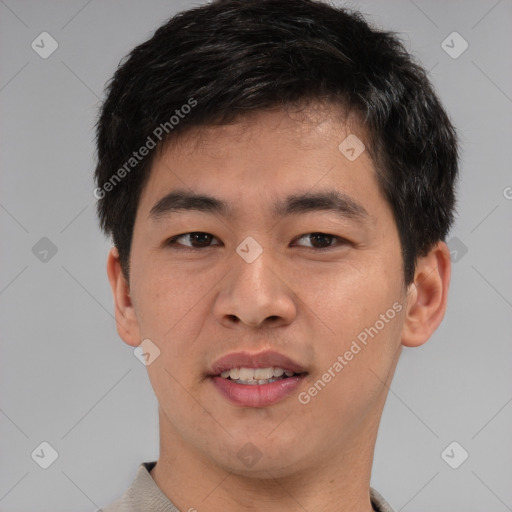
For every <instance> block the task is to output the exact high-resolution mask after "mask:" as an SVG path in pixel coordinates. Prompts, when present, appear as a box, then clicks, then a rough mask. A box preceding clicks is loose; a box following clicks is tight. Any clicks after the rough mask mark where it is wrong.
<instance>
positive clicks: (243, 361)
mask: <svg viewBox="0 0 512 512" xmlns="http://www.w3.org/2000/svg"><path fill="white" fill-rule="evenodd" d="M271 366H273V367H275V368H282V369H283V370H290V371H292V372H294V373H305V372H306V370H305V368H303V367H302V366H301V365H300V364H298V363H297V362H295V361H294V360H293V359H291V358H289V357H288V356H285V355H283V354H280V353H279V352H276V351H274V350H265V351H262V352H256V353H251V352H245V351H244V352H231V353H230V354H227V355H225V356H222V357H221V358H219V359H217V361H215V362H214V363H213V364H212V365H211V367H210V369H209V370H210V371H209V374H210V375H220V374H221V373H222V372H223V371H225V370H231V369H232V368H242V367H243V368H269V367H271Z"/></svg>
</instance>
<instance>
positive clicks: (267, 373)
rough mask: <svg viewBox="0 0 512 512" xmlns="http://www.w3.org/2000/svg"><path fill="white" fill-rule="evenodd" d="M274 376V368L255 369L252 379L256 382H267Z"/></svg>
mask: <svg viewBox="0 0 512 512" xmlns="http://www.w3.org/2000/svg"><path fill="white" fill-rule="evenodd" d="M273 376H274V368H256V370H254V378H255V379H256V380H267V379H270V377H273Z"/></svg>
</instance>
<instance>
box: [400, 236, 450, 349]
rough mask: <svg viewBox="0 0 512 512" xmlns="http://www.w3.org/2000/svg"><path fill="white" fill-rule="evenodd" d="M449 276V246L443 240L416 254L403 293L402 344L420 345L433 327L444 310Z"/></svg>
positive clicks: (438, 322) (437, 324)
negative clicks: (405, 305)
mask: <svg viewBox="0 0 512 512" xmlns="http://www.w3.org/2000/svg"><path fill="white" fill-rule="evenodd" d="M450 276H451V260H450V250H449V249H448V246H447V245H446V243H445V242H438V243H437V244H436V245H435V246H434V247H433V248H432V249H431V250H430V252H429V253H428V254H427V255H426V256H421V257H419V258H418V260H417V263H416V270H415V273H414V282H413V283H411V284H410V285H409V290H408V294H407V311H406V315H405V322H404V328H403V330H402V345H404V346H406V347H418V346H420V345H423V344H424V343H425V342H426V341H428V339H429V338H430V337H431V336H432V334H433V333H434V331H435V330H436V329H437V327H438V326H439V324H440V323H441V321H442V319H443V317H444V314H445V311H446V303H447V299H448V289H449V286H450Z"/></svg>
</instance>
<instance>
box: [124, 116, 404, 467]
mask: <svg viewBox="0 0 512 512" xmlns="http://www.w3.org/2000/svg"><path fill="white" fill-rule="evenodd" d="M307 112H309V116H306V117H304V116H303V115H302V116H298V115H292V114H287V113H284V112H260V113H257V114H254V115H252V116H251V117H246V118H244V119H243V120H242V121H239V122H238V123H236V124H233V125H229V126H223V127H212V128H204V129H202V130H201V131H200V132H199V131H195V132H191V133H190V134H189V135H188V136H187V137H186V138H183V139H182V140H181V141H180V142H179V143H177V144H176V143H175V144H174V145H172V146H170V147H169V148H168V149H167V150H166V151H165V152H164V153H163V154H162V155H161V157H159V158H158V159H157V160H156V161H155V164H154V167H153V168H152V172H151V175H150V178H149V181H148V183H147V185H146V187H145V189H144V191H143V193H142V195H141V198H140V203H139V207H138V212H137V216H136V221H135V227H134V232H133V243H132V251H131V256H130V258H131V259H130V265H131V273H130V285H129V286H130V288H129V291H130V298H131V304H132V309H133V317H132V319H131V320H129V321H127V324H126V326H125V327H126V328H125V330H124V331H123V338H124V339H125V341H126V342H127V343H130V344H133V345H138V344H139V343H140V342H141V341H142V340H144V339H149V340H151V344H150V345H147V347H148V350H149V352H151V351H155V350H156V348H157V349H158V350H159V355H158V357H156V358H155V359H154V361H153V362H151V364H149V365H148V366H147V370H148V373H149V378H150V381H151V384H152V386H153V389H154V391H155V393H156V396H157V398H158V401H159V405H160V414H161V428H164V429H165V431H166V436H167V439H172V440H173V442H175V443H178V444H179V445H180V446H182V447H186V449H187V450H189V451H190V453H194V454H196V456H197V457H200V458H204V460H209V461H213V463H214V464H217V465H218V466H219V467H222V468H225V469H227V470H229V471H232V472H236V473H239V474H245V473H251V474H256V472H258V471H263V472H265V471H267V470H271V471H272V474H273V475H275V476H277V475H286V474H288V473H289V472H291V471H292V468H293V471H300V470H301V469H302V470H304V471H306V470H307V469H311V468H312V467H315V466H320V465H322V464H325V461H326V460H333V459H334V457H333V454H339V457H343V456H347V454H348V453H349V451H350V450H353V449H354V447H357V446H368V445H370V448H368V449H370V450H372V449H373V444H372V443H371V442H369V441H368V439H370V438H371V437H372V435H374V434H375V435H376V428H377V425H378V421H379V419H380V414H381V411H382V407H383V404H384V399H385V394H386V386H385V385H384V383H385V382H389V380H390V379H391V375H392V373H393V370H394V367H395V364H396V361H397V357H398V354H399V349H400V345H401V335H402V330H403V326H404V312H405V310H406V303H407V300H408V293H407V289H406V287H405V286H404V282H403V270H402V269H403V266H402V257H401V249H400V242H399V237H398V232H397V228H396V224H395V221H394V219H393V215H392V211H391V209H390V206H389V205H388V204H387V202H386V201H385V199H384V197H383V195H382V192H381V191H380V189H379V187H378V185H377V181H376V174H375V168H374V166H373V163H372V160H371V158H370V157H369V155H368V151H366V150H364V151H363V152H362V153H361V154H360V155H359V156H358V157H357V158H355V159H354V158H353V157H354V155H357V152H358V151H359V149H360V148H359V147H358V146H354V140H355V139H353V136H354V135H355V136H357V137H358V138H359V139H360V140H362V141H364V139H365V136H364V133H363V132H361V131H360V130H358V129H357V126H356V124H353V125H352V127H349V126H348V125H344V124H341V125H340V121H339V119H337V118H336V117H334V114H333V113H332V111H331V113H325V112H324V113H322V114H319V113H317V114H313V111H306V113H307ZM350 134H352V137H351V138H349V141H348V142H347V143H345V145H342V146H341V150H340V149H339V146H340V144H341V143H342V142H343V141H344V140H345V139H346V138H347V136H349V135H350ZM356 142H357V141H356ZM351 147H353V148H354V151H351ZM348 157H350V158H348ZM178 192H179V193H181V194H182V196H180V197H178V196H176V195H175V196H172V195H171V196H170V195H169V194H173V193H174V194H176V193H178ZM186 195H197V196H209V197H210V198H211V199H210V200H208V201H206V200H204V197H203V200H201V199H200V198H196V199H195V200H191V199H188V200H187V199H186V197H185V196H186ZM303 196H304V197H303ZM222 205H223V206H222ZM144 343H148V342H144ZM150 347H151V348H150ZM155 347H156V348H155ZM154 353H156V352H154ZM239 368H245V370H239ZM255 369H257V370H258V373H254V371H255ZM283 370H286V371H287V373H288V376H287V374H286V373H285V374H284V375H281V374H282V373H283ZM290 374H291V375H290ZM228 375H229V379H228V378H227V376H228ZM241 377H243V379H244V381H245V382H247V381H250V380H258V381H260V383H259V384H257V383H254V384H252V383H242V382H239V381H237V380H236V379H237V378H241ZM283 377H285V378H283ZM274 378H275V379H277V380H275V381H274V382H272V380H273V379H274ZM269 379H270V381H269ZM247 443H250V444H247ZM246 455H249V458H250V457H251V456H255V457H256V458H259V460H258V462H257V464H255V465H254V466H251V464H250V463H248V460H249V459H247V457H245V456H246ZM337 456H338V455H337ZM253 458H254V457H253Z"/></svg>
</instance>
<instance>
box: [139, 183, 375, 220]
mask: <svg viewBox="0 0 512 512" xmlns="http://www.w3.org/2000/svg"><path fill="white" fill-rule="evenodd" d="M182 211H199V212H203V213H210V214H218V215H221V216H223V217H225V218H227V219H232V218H233V217H234V216H235V215H234V211H233V208H232V207H231V206H230V205H229V204H228V203H226V202H225V201H223V200H222V199H219V198H217V197H213V196H210V195H207V194H195V193H192V192H189V191H186V190H174V191H172V192H170V193H169V194H167V195H166V196H164V197H163V198H162V199H160V200H159V201H158V202H157V203H156V204H155V205H154V206H153V208H151V211H150V213H149V217H150V218H151V219H154V220H158V219H159V218H161V217H164V216H167V215H170V214H172V213H173V212H182ZM317 211H326V212H331V213H334V214H336V215H337V216H338V217H341V218H350V219H353V220H357V221H364V220H365V219H367V218H368V217H369V214H368V212H367V211H366V209H365V208H364V207H363V206H362V205H361V204H360V203H358V202H357V201H355V200H354V199H352V198H351V197H350V196H348V195H346V194H344V193H342V192H338V191H337V190H325V191H320V192H307V193H303V194H292V195H290V196H288V197H287V198H285V199H284V200H278V201H276V202H275V203H274V205H273V207H272V209H271V212H272V214H273V215H274V216H277V217H286V216H290V215H297V214H305V213H311V212H317Z"/></svg>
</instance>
